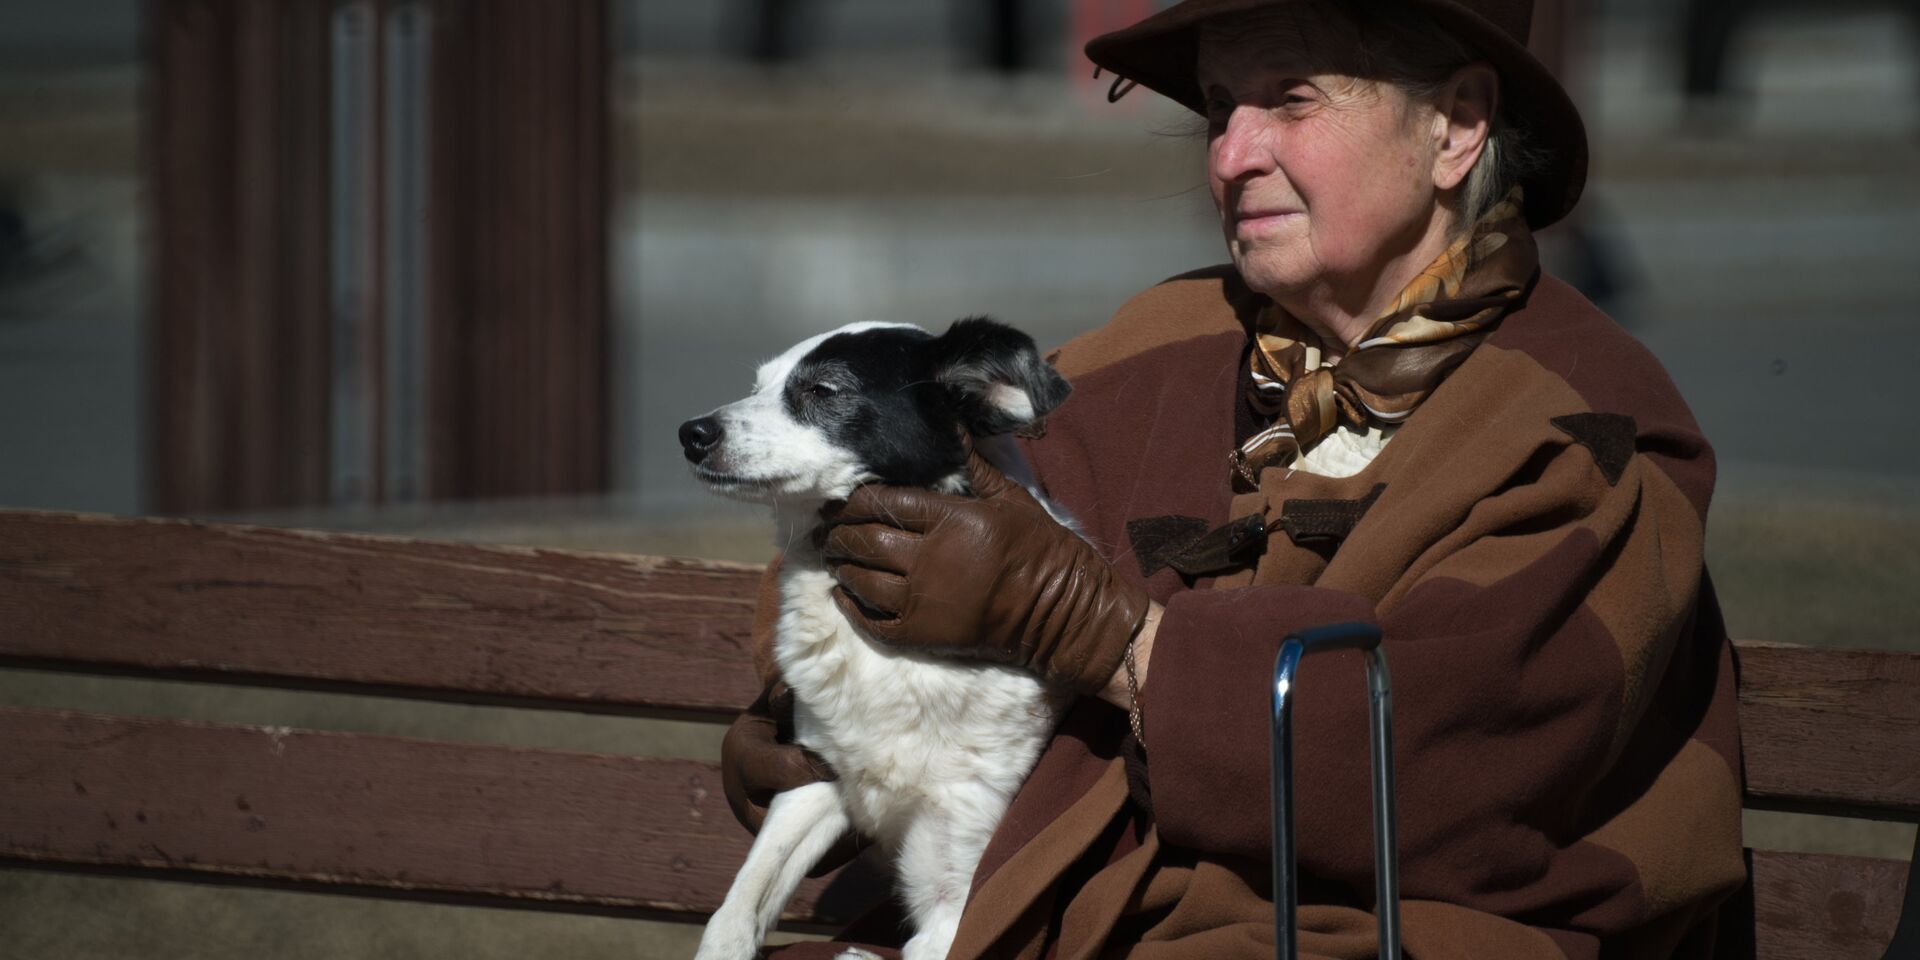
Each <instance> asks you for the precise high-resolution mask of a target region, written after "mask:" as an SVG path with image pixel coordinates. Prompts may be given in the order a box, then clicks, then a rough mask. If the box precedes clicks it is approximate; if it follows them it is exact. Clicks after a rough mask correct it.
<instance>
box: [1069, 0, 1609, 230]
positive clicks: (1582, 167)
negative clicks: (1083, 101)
mask: <svg viewBox="0 0 1920 960" xmlns="http://www.w3.org/2000/svg"><path fill="white" fill-rule="evenodd" d="M1289 2H1298V0H1187V2H1184V3H1178V4H1175V5H1174V6H1172V7H1169V8H1167V9H1166V10H1162V11H1160V12H1159V13H1156V14H1154V15H1153V16H1150V17H1148V18H1146V19H1144V20H1141V21H1140V22H1139V23H1136V24H1134V25H1132V26H1130V27H1127V28H1125V29H1123V30H1116V31H1114V32H1112V33H1106V34H1102V35H1100V36H1098V37H1095V38H1093V39H1092V40H1091V41H1089V42H1088V43H1087V48H1086V53H1087V58H1088V59H1090V60H1092V61H1093V62H1094V63H1095V64H1096V65H1098V66H1099V67H1100V68H1101V69H1103V70H1107V71H1109V72H1112V73H1115V74H1118V75H1119V76H1121V77H1124V78H1126V79H1128V80H1131V81H1133V82H1134V83H1138V84H1139V85H1141V86H1143V87H1146V88H1147V89H1149V90H1152V91H1154V92H1156V93H1159V94H1161V95H1162V96H1165V97H1167V98H1168V99H1170V100H1173V101H1174V102H1176V103H1178V104H1180V105H1181V106H1184V107H1186V108H1187V109H1189V110H1192V111H1194V112H1195V113H1198V114H1201V115H1203V116H1204V115H1205V114H1206V102H1205V101H1206V98H1205V96H1204V95H1203V94H1202V93H1201V91H1200V84H1199V81H1198V80H1197V79H1196V78H1195V75H1194V74H1195V67H1196V62H1197V59H1198V56H1199V35H1200V31H1199V26H1200V24H1201V23H1202V22H1203V21H1206V20H1211V19H1213V18H1215V17H1220V16H1224V15H1227V14H1233V13H1241V12H1245V11H1248V10H1255V9H1259V8H1261V7H1268V6H1277V5H1280V4H1283V3H1289ZM1400 2H1402V3H1404V4H1406V5H1407V6H1409V7H1413V8H1417V9H1420V10H1423V11H1425V12H1426V13H1428V14H1429V15H1431V16H1432V17H1433V18H1434V19H1435V20H1436V21H1438V22H1439V23H1440V25H1441V26H1442V27H1444V28H1445V29H1447V30H1449V31H1451V32H1452V33H1453V35H1454V36H1455V37H1457V38H1458V39H1460V40H1461V41H1464V42H1465V43H1467V44H1468V45H1469V46H1472V47H1473V48H1474V49H1476V50H1478V51H1479V52H1480V53H1481V55H1483V56H1484V57H1486V59H1487V62H1489V63H1491V64H1492V65H1493V67H1494V69H1495V70H1496V71H1498V72H1499V74H1500V95H1501V97H1502V98H1503V100H1504V101H1505V107H1504V109H1505V111H1506V113H1507V116H1508V117H1510V118H1513V119H1514V120H1515V121H1517V122H1518V123H1519V124H1520V125H1521V126H1523V127H1524V128H1525V130H1526V133H1527V138H1528V141H1529V143H1530V145H1531V146H1532V147H1533V148H1535V149H1538V150H1541V151H1543V152H1544V153H1545V154H1546V156H1547V159H1548V162H1547V163H1546V164H1545V168H1544V169H1542V170H1540V171H1537V172H1535V173H1533V174H1532V175H1530V176H1527V177H1525V178H1523V179H1522V180H1521V185H1522V186H1523V187H1525V188H1526V214H1527V224H1528V225H1529V226H1531V227H1533V228H1534V229H1536V230H1537V229H1540V228H1541V227H1545V226H1547V225H1549V224H1552V223H1555V222H1558V221H1559V220H1560V219H1561V218H1562V217H1565V216H1566V215H1567V213H1568V211H1570V210H1572V209H1573V207H1574V205H1575V204H1576V203H1578V202H1579V201H1580V193H1581V191H1582V190H1583V189H1584V188H1585V186H1586V182H1587V131H1586V125H1585V124H1584V123H1582V122H1581V120H1580V111H1579V110H1578V109H1577V108H1575V107H1574V105H1573V100H1572V99H1571V98H1569V97H1568V96H1567V92H1566V90H1565V89H1564V88H1563V87H1561V86H1560V81H1559V80H1557V79H1555V78H1554V76H1553V73H1552V71H1549V70H1548V69H1547V68H1546V66H1545V65H1543V64H1542V63H1541V62H1540V61H1539V60H1537V59H1535V58H1534V56H1533V54H1532V53H1530V52H1528V51H1527V48H1526V47H1525V46H1524V45H1522V44H1521V43H1519V42H1518V41H1516V40H1514V39H1513V38H1512V37H1511V36H1509V35H1508V34H1507V33H1506V31H1504V30H1501V29H1500V28H1499V27H1497V26H1495V25H1494V24H1493V23H1491V22H1489V21H1488V20H1486V19H1485V18H1483V17H1481V16H1480V15H1479V14H1476V13H1474V12H1472V11H1470V10H1468V9H1466V8H1464V7H1462V6H1460V5H1459V4H1457V3H1453V2H1451V0H1400Z"/></svg>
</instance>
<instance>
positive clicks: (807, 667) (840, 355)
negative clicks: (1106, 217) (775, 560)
mask: <svg viewBox="0 0 1920 960" xmlns="http://www.w3.org/2000/svg"><path fill="white" fill-rule="evenodd" d="M1067 391H1068V387H1067V383H1066V381H1065V380H1064V379H1063V378H1062V377H1061V376H1060V375H1059V374H1058V373H1056V372H1054V370H1053V369H1052V368H1051V367H1049V366H1047V364H1046V363H1045V362H1043V361H1042V360H1041V358H1040V355H1039V352H1038V351H1037V350H1035V349H1034V344H1033V340H1032V339H1031V338H1029V337H1028V336H1027V335H1026V334H1024V333H1021V332H1019V331H1017V330H1014V329H1012V328H1011V327H1007V326H1005V325H1003V324H999V323H995V322H993V321H991V320H985V319H970V320H961V321H959V322H957V323H955V324H953V326H952V327H951V328H950V329H948V330H947V332H946V333H945V334H942V335H940V336H938V337H936V336H933V335H931V334H929V333H927V332H926V331H923V330H921V329H920V328H918V327H913V326H906V325H897V324H874V323H860V324H853V325H850V326H846V327H842V328H840V329H839V330H835V331H833V332H831V333H827V334H822V335H821V336H817V337H814V338H812V339H810V340H807V341H805V342H803V343H800V344H799V345H797V346H795V347H793V348H792V349H790V350H788V351H787V352H786V353H784V354H782V355H781V356H779V357H777V358H775V359H773V360H771V361H768V362H767V363H766V364H764V365H762V366H761V367H760V370H759V375H758V378H757V380H756V382H755V384H754V388H753V393H752V394H751V395H749V396H748V397H746V398H745V399H743V400H740V401H737V402H735V403H731V404H728V405H726V406H724V407H721V408H720V409H718V410H715V411H714V412H713V413H710V414H708V415H707V416H704V417H700V418H699V419H696V420H690V421H688V422H687V423H686V424H684V425H682V426H681V428H680V443H681V446H682V447H683V448H684V449H685V452H686V455H687V459H688V460H690V461H692V463H693V469H694V472H695V473H696V474H697V475H698V476H699V477H700V479H701V480H702V481H703V482H704V483H705V484H706V485H707V486H708V487H710V488H711V489H713V490H714V491H715V492H718V493H721V494H724V495H726V496H729V497H735V498H739V499H744V500H753V501H757V502H762V503H768V504H771V505H772V506H773V509H774V518H775V521H776V522H777V524H778V528H779V533H778V538H779V539H778V543H779V545H780V546H781V548H782V549H784V550H785V561H784V563H783V564H782V566H781V570H780V618H779V626H778V628H777V629H778V632H777V634H776V637H775V640H774V659H775V661H776V662H777V663H778V664H779V665H780V672H781V675H782V676H783V677H785V679H786V681H787V684H788V685H789V686H791V687H792V688H793V693H794V700H795V708H794V729H795V734H796V736H795V739H796V740H797V741H798V742H799V743H801V744H804V745H805V746H807V747H809V748H811V749H813V750H814V751H816V752H817V753H819V754H820V755H821V756H822V757H824V758H826V760H827V761H828V762H829V763H831V764H833V768H834V769H835V770H836V771H838V772H839V775H840V779H839V780H837V781H834V782H830V783H815V784H811V785H808V786H805V787H800V788H798V789H795V790H790V791H787V792H785V793H782V794H780V795H778V796H777V797H775V798H774V801H773V804H772V806H771V807H770V808H769V810H768V812H767V818H766V823H765V825H764V826H762V827H761V829H760V835H759V836H758V837H757V838H756V839H755V840H754V843H753V849H752V852H750V853H749V854H748V855H747V862H746V864H745V865H744V866H743V867H741V868H740V873H739V875H738V876H737V877H735V878H734V882H733V888H732V889H731V890H729V891H728V892H727V897H726V900H725V902H724V903H722V904H721V906H720V909H719V911H718V912H716V913H715V914H714V915H713V919H712V920H711V921H709V922H708V924H707V929H706V932H705V934H704V935H703V936H702V937H701V940H700V951H699V953H698V954H697V957H696V960H750V958H752V957H753V956H754V955H755V951H756V950H757V949H758V948H759V945H760V942H761V939H762V938H763V937H764V936H765V934H766V932H767V931H768V930H769V929H770V928H771V927H772V926H773V923H774V921H775V920H776V919H777V918H778V917H779V915H780V911H781V909H782V908H783V907H785V906H786V903H787V901H788V899H790V898H791V897H792V896H793V892H794V889H795V888H796V887H797V886H799V883H800V880H801V878H802V877H804V876H805V875H806V872H807V870H808V869H810V868H811V867H812V866H813V864H814V863H815V862H816V861H818V860H819V858H820V857H821V855H822V854H824V853H825V852H826V850H827V848H828V847H830V846H832V845H833V843H834V841H835V840H837V839H838V838H839V837H840V835H841V834H842V833H843V832H845V831H846V830H847V829H848V828H849V827H851V828H853V829H855V830H858V831H860V832H861V833H862V834H864V835H866V836H868V837H871V838H873V839H874V840H875V841H876V842H877V843H878V844H880V845H881V847H882V849H883V850H885V851H886V852H887V853H888V854H889V855H890V856H891V857H892V859H893V861H894V863H895V865H896V867H897V869H898V872H899V883H900V889H901V893H902V895H903V897H904V900H905V903H906V906H907V910H908V915H909V917H910V918H911V919H912V921H913V924H914V930H915V934H914V936H913V938H912V939H911V940H909V941H908V942H907V944H906V948H905V950H904V957H905V960H940V958H943V957H945V956H946V955H947V949H948V947H949V946H951V945H952V943H953V937H954V933H955V931H956V930H957V929H958V927H959V922H960V909H961V907H962V906H963V905H964V904H965V901H966V897H967V889H968V886H969V884H970V883H971V881H972V878H973V871H974V867H975V866H976V865H977V864H978V863H979V861H980V855H981V853H982V852H983V851H984V850H985V848H986V845H987V840H988V838H989V837H991V836H992V835H993V831H994V828H995V827H996V826H997V825H998V824H999V822H1000V818H1001V816H1002V815H1003V814H1005V812H1006V809H1007V805H1008V803H1009V802H1010V801H1011V800H1012V798H1013V794H1014V791H1015V790H1017V789H1019V787H1020V784H1021V782H1022V781H1024V780H1025V779H1026V776H1027V773H1028V771H1029V770H1030V769H1031V768H1032V766H1033V764H1034V761H1035V760H1036V759H1037V758H1038V756H1039V753H1040V748H1041V747H1042V746H1043V745H1044V744H1045V742H1046V739H1047V737H1048V735H1049V733H1050V732H1051V731H1052V729H1053V726H1054V721H1055V718H1056V715H1057V714H1058V712H1059V710H1060V708H1061V707H1062V706H1063V700H1062V699H1061V698H1060V696H1059V695H1057V694H1055V693H1053V692H1051V691H1049V690H1047V689H1046V688H1045V687H1043V686H1042V685H1041V683H1040V681H1039V680H1038V679H1036V678H1035V677H1034V676H1033V675H1032V674H1030V673H1028V672H1026V671H1023V670H1019V669H1014V668H1011V667H1004V666H998V665H993V664H986V663H971V662H963V661H958V660H943V659H934V658H929V657H925V656H916V655H913V654H908V653H901V652H898V651H895V650H891V649H888V648H886V647H883V646H880V645H878V644H875V643H873V642H871V641H869V640H867V639H866V638H864V637H862V636H861V635H860V634H859V633H857V632H856V631H855V630H854V628H853V626H852V625H851V624H849V623H848V622H847V620H846V618H845V617H844V616H842V615H841V613H840V610H839V608H838V607H836V606H835V605H834V603H833V599H832V597H831V596H830V591H831V589H832V588H833V586H834V579H833V577H832V576H831V575H830V574H829V573H828V572H827V569H826V566H825V564H824V563H823V561H822V559H821V555H820V553H819V550H818V549H817V548H816V547H815V546H814V545H813V542H812V539H811V534H812V531H813V530H814V528H815V527H817V526H818V525H819V523H820V518H819V515H818V511H819V509H820V507H821V506H822V505H824V504H825V503H826V502H827V501H829V500H835V499H843V498H845V497H846V496H847V495H848V494H849V493H851V492H852V491H853V489H854V488H855V487H856V486H858V485H860V484H863V483H885V484H895V485H912V486H920V487H929V488H932V489H936V490H942V491H946V492H949V493H965V492H967V468H966V446H965V442H964V441H963V439H962V437H961V435H960V430H961V429H962V428H964V429H965V430H966V431H967V432H968V433H970V434H972V435H973V437H974V438H976V439H975V446H976V449H978V450H979V451H980V453H981V455H982V456H984V457H986V458H987V460H988V461H989V462H991V463H993V464H994V465H995V466H998V467H1000V468H1001V470H1002V471H1003V472H1005V473H1006V474H1007V476H1008V477H1009V478H1011V479H1013V480H1015V481H1016V482H1019V483H1021V484H1022V485H1024V486H1025V487H1027V489H1028V490H1029V491H1031V492H1032V493H1033V494H1034V495H1035V497H1039V496H1040V491H1039V490H1038V489H1036V484H1035V483H1034V481H1033V477H1032V472H1031V471H1030V470H1029V469H1028V468H1027V467H1026V464H1025V462H1024V461H1023V460H1022V459H1021V457H1020V454H1019V450H1018V448H1016V447H1015V446H1014V444H1013V442H1012V440H1011V438H1009V437H1007V436H1006V434H1007V433H1008V432H1010V431H1012V430H1015V429H1018V428H1020V427H1022V426H1025V425H1027V424H1030V423H1033V422H1034V421H1036V420H1038V419H1039V418H1041V417H1043V416H1045V415H1046V414H1047V413H1048V412H1049V411H1051V410H1052V409H1053V408H1054V407H1056V406H1058V405H1059V404H1060V402H1061V401H1063V400H1065V399H1066V396H1067ZM1042 502H1043V503H1044V502H1045V500H1044V498H1042ZM1049 510H1053V508H1051V507H1049ZM1054 513H1055V516H1056V518H1058V519H1061V520H1062V522H1067V521H1066V519H1065V518H1064V517H1061V516H1060V514H1059V513H1058V511H1054ZM926 588H931V589H938V585H937V584H933V585H925V586H923V589H926ZM842 956H845V957H860V956H867V954H866V953H865V951H858V952H854V951H850V952H849V953H847V954H843V955H842Z"/></svg>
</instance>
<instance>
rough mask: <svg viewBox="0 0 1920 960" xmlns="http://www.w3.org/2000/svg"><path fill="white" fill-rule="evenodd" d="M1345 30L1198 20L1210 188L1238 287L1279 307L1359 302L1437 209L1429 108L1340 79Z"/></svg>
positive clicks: (1381, 87) (1282, 19) (1350, 42)
mask: <svg viewBox="0 0 1920 960" xmlns="http://www.w3.org/2000/svg"><path fill="white" fill-rule="evenodd" d="M1359 42H1360V40H1359V37H1358V36H1357V35H1356V34H1355V33H1354V31H1353V30H1352V29H1351V28H1348V27H1345V26H1341V25H1323V24H1322V23H1320V22H1319V21H1311V22H1299V18H1297V17H1295V16H1289V15H1288V14H1287V13H1286V12H1285V11H1284V10H1283V11H1276V12H1272V13H1263V14H1258V15H1254V16H1250V17H1240V18H1229V19H1226V20H1224V21H1210V22H1208V23H1206V24H1203V29H1202V31H1201V35H1200V47H1199V56H1198V60H1197V62H1198V79H1199V82H1200V89H1201V90H1202V92H1203V93H1204V94H1205V96H1206V98H1207V180H1208V183H1209V185H1210V186H1211V189H1212V192H1213V202H1214V205H1215V207H1216V208H1217V209H1218V210H1219V213H1220V225H1221V228H1222V230H1223V231H1224V233H1225V234H1226V240H1227V249H1228V251H1229V253H1230V254H1231V255H1232V257H1233V262H1234V266H1236V267H1238V268H1239V270H1240V273H1241V275H1242V276H1244V277H1245V278H1246V280H1247V283H1248V284H1249V285H1250V286H1251V287H1252V288H1253V289H1255V290H1257V291H1259V292H1261V293H1265V294H1267V295H1269V296H1272V297H1273V298H1274V299H1276V300H1279V301H1281V302H1282V303H1283V304H1284V303H1289V302H1290V301H1293V300H1297V299H1298V298H1300V297H1302V296H1305V295H1308V294H1309V293H1314V294H1317V295H1322V296H1329V295H1330V296H1332V297H1334V298H1335V299H1337V300H1339V301H1341V302H1348V301H1353V300H1355V299H1356V298H1357V299H1358V300H1359V301H1360V302H1364V301H1365V299H1366V295H1367V294H1368V293H1369V292H1370V288H1371V286H1372V284H1373V281H1374V280H1375V279H1377V278H1378V277H1379V276H1380V274H1381V272H1382V270H1383V269H1384V268H1385V266H1386V265H1387V264H1388V263H1389V262H1391V261H1392V260H1393V259H1394V258H1396V257H1399V256H1403V255H1405V254H1407V253H1408V252H1410V251H1411V250H1412V249H1413V248H1414V247H1415V246H1416V245H1418V244H1419V242H1420V240H1421V238H1422V236H1423V235H1424V234H1425V232H1426V229H1427V227H1428V226H1429V224H1430V223H1431V222H1432V218H1433V216H1434V212H1435V209H1436V206H1437V193H1436V190H1435V188H1434V181H1433V170H1434V160H1435V151H1436V146H1435V143H1434V141H1433V139H1432V136H1431V133H1432V127H1431V124H1432V120H1431V117H1432V111H1431V109H1430V108H1426V107H1424V106H1423V105H1421V104H1417V103H1415V102H1413V101H1412V100H1410V99H1409V98H1408V96H1407V95H1406V93H1405V92H1403V91H1402V90H1401V89H1400V88H1398V87H1396V86H1394V85H1393V84H1390V83H1376V82H1373V81H1369V80H1363V79H1359V78H1356V77H1354V76H1352V75H1349V74H1345V73H1341V72H1340V71H1339V68H1340V65H1341V64H1343V63H1355V62H1358V60H1357V59H1355V57H1354V52H1355V48H1356V47H1357V46H1358V44H1359Z"/></svg>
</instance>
